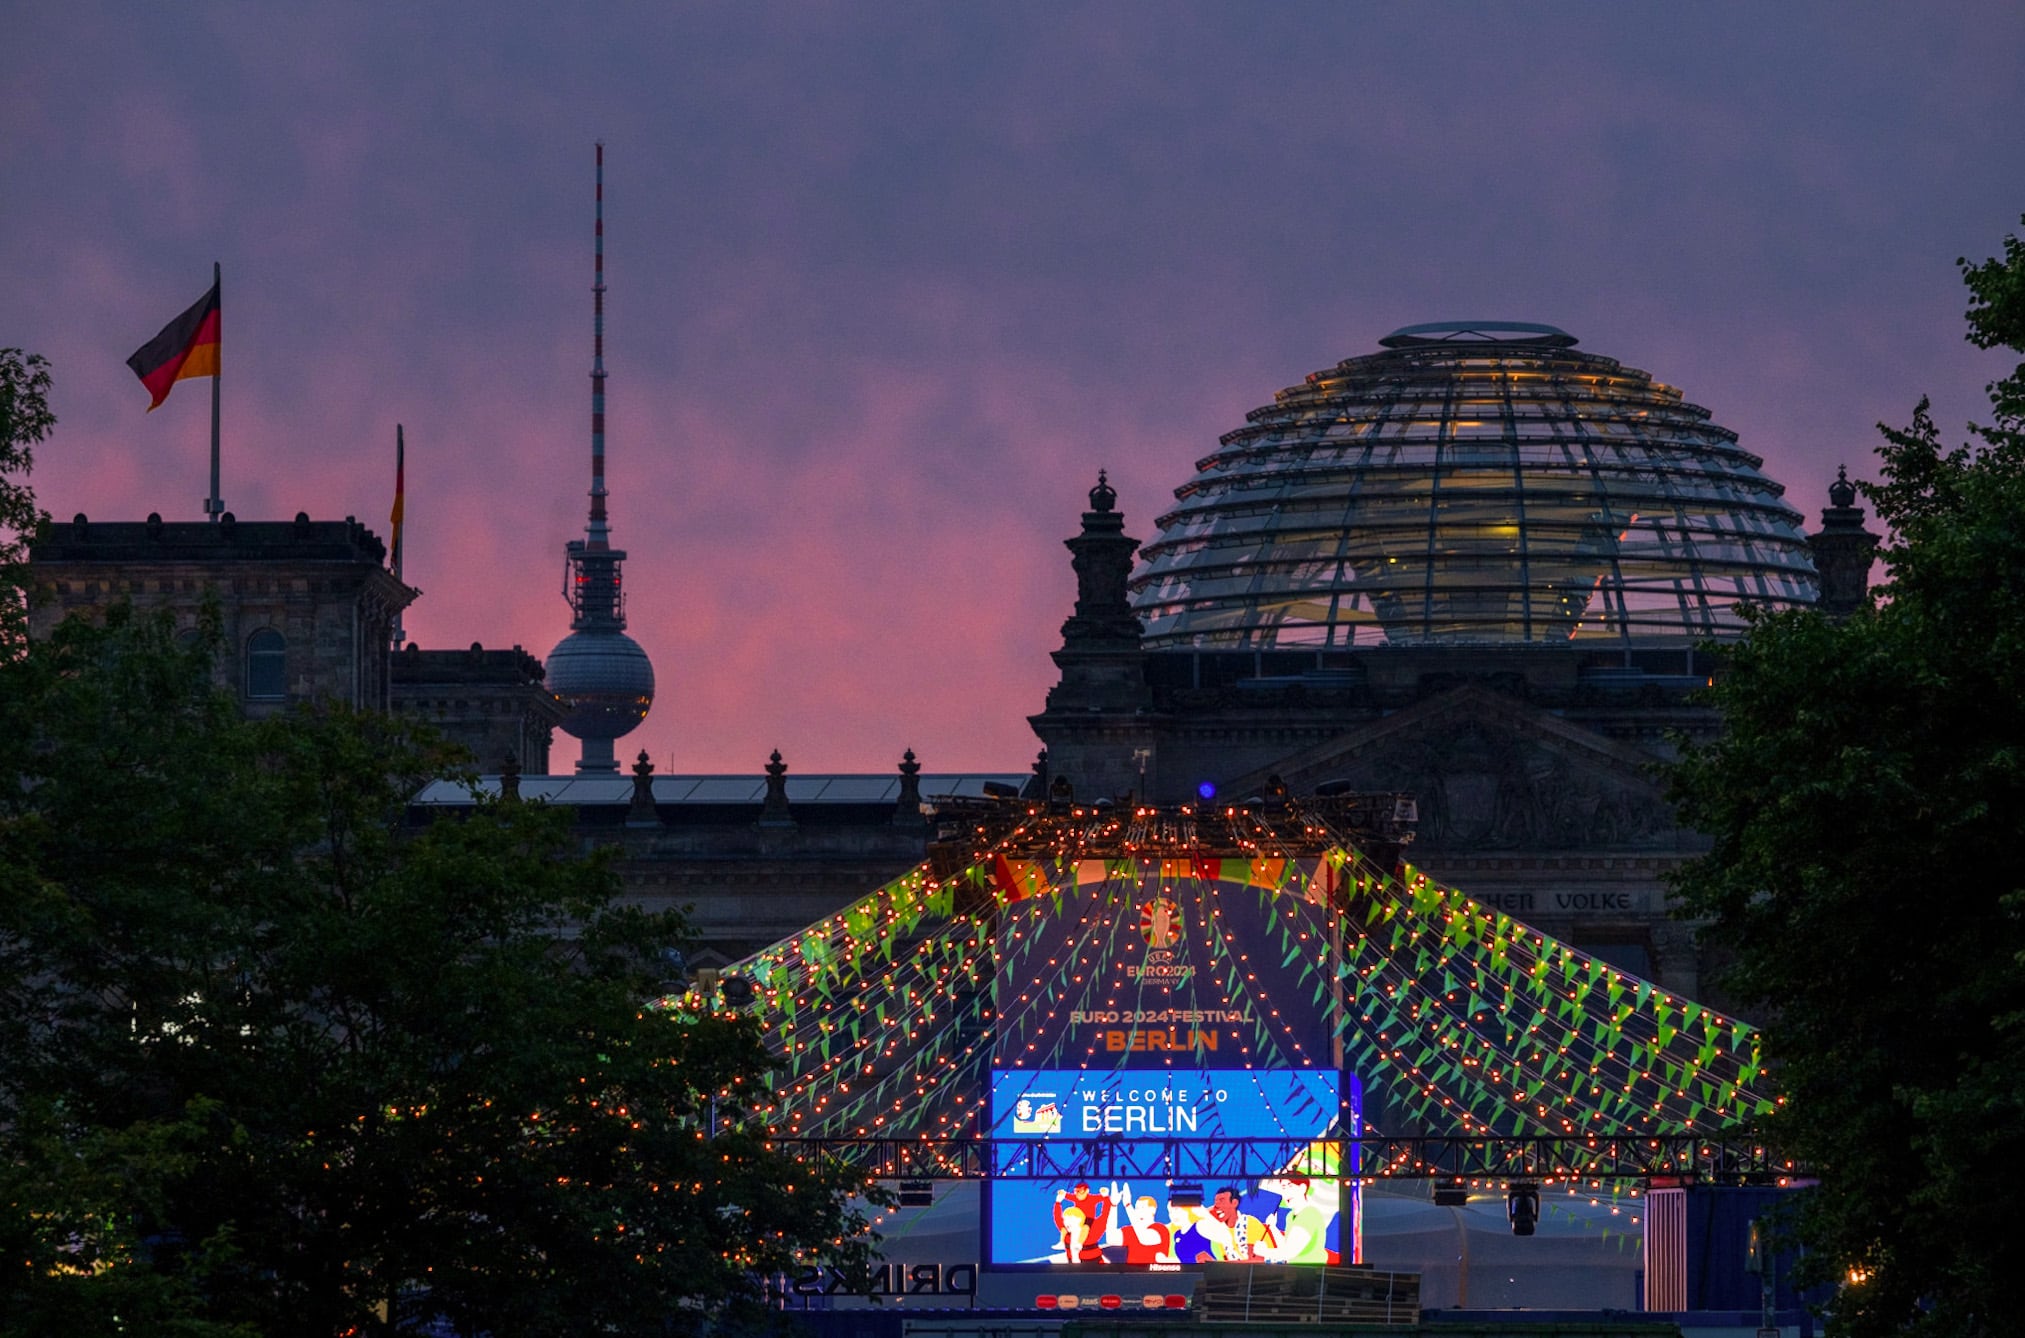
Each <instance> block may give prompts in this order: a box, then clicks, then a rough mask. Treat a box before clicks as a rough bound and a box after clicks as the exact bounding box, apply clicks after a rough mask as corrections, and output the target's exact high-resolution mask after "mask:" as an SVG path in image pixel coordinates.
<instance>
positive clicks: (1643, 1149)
mask: <svg viewBox="0 0 2025 1338" xmlns="http://www.w3.org/2000/svg"><path fill="white" fill-rule="evenodd" d="M778 1146H779V1147H780V1148H781V1149H782V1150H783V1151H785V1152H787V1153H789V1154H790V1155H792V1156H795V1157H800V1158H806V1159H821V1160H831V1161H837V1162H842V1163H844V1164H846V1165H849V1166H853V1167H857V1168H859V1169H861V1170H863V1171H865V1172H866V1173H868V1174H869V1175H871V1176H873V1177H874V1178H876V1179H882V1180H973V1179H981V1178H983V1179H996V1180H1056V1181H1060V1180H1086V1181H1088V1182H1089V1183H1091V1184H1096V1183H1098V1182H1100V1181H1110V1180H1145V1179H1158V1180H1181V1181H1203V1182H1215V1181H1222V1180H1240V1179H1261V1178H1264V1177H1267V1176H1273V1175H1305V1176H1309V1177H1310V1178H1315V1179H1324V1178H1331V1177H1334V1176H1335V1175H1336V1174H1337V1167H1338V1166H1339V1165H1340V1166H1342V1167H1344V1168H1345V1173H1346V1174H1348V1175H1351V1176H1354V1177H1356V1178H1360V1179H1365V1180H1443V1181H1457V1180H1473V1179H1483V1180H1496V1179H1506V1180H1542V1181H1550V1180H1667V1179H1681V1180H1687V1179H1699V1180H1708V1181H1713V1182H1717V1183H1739V1182H1753V1183H1756V1182H1773V1181H1777V1180H1781V1179H1787V1178H1791V1177H1793V1176H1795V1175H1798V1174H1801V1172H1800V1171H1799V1170H1798V1169H1797V1168H1796V1167H1794V1166H1793V1164H1792V1163H1790V1162H1780V1161H1776V1160H1775V1159H1774V1158H1773V1156H1772V1154H1771V1153H1770V1152H1769V1151H1768V1150H1767V1149H1766V1148H1764V1147H1763V1146H1762V1145H1760V1144H1756V1143H1751V1142H1748V1141H1746V1140H1743V1139H1730V1138H1705V1137H1696V1136H1693V1135H1686V1134H1670V1135H1669V1134H1661V1135H1639V1136H1631V1135H1625V1136H1611V1137H1605V1136H1601V1135H1596V1136H1589V1137H1548V1136H1544V1135H1530V1136H1523V1137H1505V1138H1485V1137H1474V1136H1469V1137H1442V1136H1429V1135H1417V1136H1412V1137H1402V1138H1361V1139H1349V1140H1342V1139H1329V1140H1320V1139H1298V1138H1293V1139H1290V1138H1167V1139H1134V1140H1131V1141H1125V1140H1113V1139H1053V1140H1045V1141H1042V1140H1027V1139H1007V1138H999V1139H993V1138H919V1139H908V1138H803V1139H783V1140H781V1141H780V1142H779V1144H778ZM1346 1151H1347V1152H1348V1154H1349V1156H1348V1158H1347V1159H1346V1158H1345V1156H1344V1154H1345V1152H1346Z"/></svg>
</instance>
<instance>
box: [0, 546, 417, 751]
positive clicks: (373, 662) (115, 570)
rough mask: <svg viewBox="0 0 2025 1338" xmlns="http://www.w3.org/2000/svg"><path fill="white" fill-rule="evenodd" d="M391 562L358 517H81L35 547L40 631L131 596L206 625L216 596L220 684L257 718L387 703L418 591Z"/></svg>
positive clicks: (32, 631) (186, 624)
mask: <svg viewBox="0 0 2025 1338" xmlns="http://www.w3.org/2000/svg"><path fill="white" fill-rule="evenodd" d="M385 560H386V549H385V547H384V546H383V545H382V544H381V542H380V540H379V539H378V538H377V537H375V536H374V535H373V534H372V533H371V532H370V531H368V530H367V529H366V528H365V527H364V526H362V525H360V524H359V523H358V521H356V520H354V519H352V518H350V517H346V518H345V519H344V520H342V521H329V520H325V521H315V520H311V519H310V518H309V517H308V516H307V515H300V514H299V515H297V516H296V518H295V519H294V520H293V521H254V522H247V521H239V520H235V519H234V518H233V516H232V514H231V513H230V512H227V513H225V515H224V517H223V518H222V519H220V520H219V521H218V522H216V523H211V522H205V521H184V522H166V521H164V520H162V518H161V517H160V516H158V515H157V516H149V517H148V519H147V520H145V521H141V522H130V521H128V522H111V523H108V522H104V521H91V520H88V519H86V517H84V516H83V515H81V514H80V515H79V516H77V517H76V518H75V519H73V520H72V521H70V522H69V523H68V524H64V525H54V526H51V527H49V528H48V529H47V530H45V531H44V532H43V533H41V534H39V535H37V536H36V537H35V539H34V540H33V542H31V544H30V545H29V551H28V561H29V568H30V574H31V577H32V579H33V581H34V584H35V598H34V600H33V602H32V604H31V606H30V610H29V635H30V636H31V637H41V636H46V635H47V634H48V632H49V630H50V629H51V628H52V627H54V626H55V625H56V624H57V623H58V622H60V621H61V620H62V619H63V618H65V617H66V616H68V615H70V614H73V613H82V614H86V615H91V614H94V613H98V612H101V611H103V610H104V609H106V608H107V607H109V606H111V605H112V604H114V603H116V602H118V601H121V600H125V601H129V602H131V603H132V604H133V605H134V606H135V607H136V608H141V609H167V610H169V611H170V613H171V614H172V615H173V616H174V617H175V619H176V622H177V625H178V626H179V627H182V628H195V627H196V626H197V623H198V619H199V618H200V616H201V615H202V613H203V610H204V608H205V605H206V604H207V602H215V604H216V606H217V609H218V613H219V617H220V619H221V629H222V632H223V635H224V641H225V653H224V654H223V655H221V656H220V657H219V663H218V675H219V679H220V681H221V683H222V685H223V686H224V687H225V688H226V689H227V690H228V691H230V692H231V693H232V694H233V695H234V696H236V697H238V698H239V700H240V701H241V703H243V705H244V708H245V710H246V713H247V714H248V715H249V716H255V717H259V716H266V715H273V714H276V713H278V712H281V711H285V710H286V709H288V707H289V706H290V704H291V703H295V702H302V701H309V700H313V699H316V698H329V699H333V700H336V701H340V702H344V703H346V704H348V705H351V706H356V707H360V708H362V709H368V710H378V711H384V710H386V709H388V706H389V701H390V694H389V688H390V675H389V666H388V647H389V644H390V642H391V639H392V636H393V627H394V618H395V615H396V613H397V612H398V611H399V610H401V609H402V608H404V607H406V606H407V605H408V603H409V602H410V601H412V600H413V599H414V598H415V595H416V593H417V592H416V591H414V590H412V589H410V588H409V587H408V586H406V585H403V584H402V583H401V582H400V581H398V580H396V579H395V578H394V577H393V576H392V575H391V574H389V573H388V572H387V570H386V568H385V566H384V563H385Z"/></svg>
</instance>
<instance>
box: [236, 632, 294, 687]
mask: <svg viewBox="0 0 2025 1338" xmlns="http://www.w3.org/2000/svg"><path fill="white" fill-rule="evenodd" d="M246 695H247V696H248V697H251V698H253V699H255V700H265V701H278V700H279V699H281V698H283V697H286V696H287V695H288V641H287V639H286V638H285V637H283V636H282V635H281V633H279V632H277V631H275V630H274V629H273V628H271V627H263V628H261V629H260V630H259V631H258V632H255V633H254V634H253V635H252V636H250V637H247V638H246Z"/></svg>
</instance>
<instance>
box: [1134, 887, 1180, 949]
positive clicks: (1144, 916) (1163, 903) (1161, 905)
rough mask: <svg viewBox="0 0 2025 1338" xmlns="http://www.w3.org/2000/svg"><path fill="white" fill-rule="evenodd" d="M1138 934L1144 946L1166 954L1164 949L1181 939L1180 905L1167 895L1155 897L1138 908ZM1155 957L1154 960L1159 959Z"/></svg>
mask: <svg viewBox="0 0 2025 1338" xmlns="http://www.w3.org/2000/svg"><path fill="white" fill-rule="evenodd" d="M1139 936H1140V937H1141V938H1143V939H1145V940H1146V946H1147V947H1148V948H1149V949H1152V950H1154V951H1156V952H1158V953H1159V954H1160V958H1165V957H1166V956H1167V953H1166V951H1165V950H1166V949H1168V948H1172V947H1173V946H1174V945H1175V944H1177V943H1179V942H1180V941H1181V907H1179V906H1177V905H1175V904H1174V902H1173V900H1172V899H1170V898H1168V897H1155V898H1154V899H1153V900H1151V901H1149V902H1147V903H1146V904H1145V905H1144V906H1141V907H1140V908H1139ZM1160 958H1156V959H1155V960H1160Z"/></svg>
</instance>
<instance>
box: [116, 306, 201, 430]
mask: <svg viewBox="0 0 2025 1338" xmlns="http://www.w3.org/2000/svg"><path fill="white" fill-rule="evenodd" d="M218 287H219V285H218V284H217V283H216V282H215V281H214V282H213V283H212V285H211V291H210V292H208V293H206V294H204V296H202V297H200V298H198V299H197V304H196V305H195V306H193V307H191V308H190V309H189V310H188V311H186V312H184V313H183V314H182V315H180V316H178V317H176V319H174V320H172V321H170V322H169V323H168V324H167V325H164V326H163V327H162V332H161V333H160V334H158V335H156V336H155V337H154V338H153V339H150V340H149V341H148V342H147V343H145V344H143V345H141V347H140V348H139V350H137V351H136V352H135V353H134V356H132V357H131V358H128V359H127V366H129V367H131V368H133V369H134V375H135V376H138V377H139V378H141V384H142V385H144V386H146V387H147V388H148V394H149V395H151V396H153V399H152V400H151V401H150V403H149V404H148V412H149V413H153V412H154V411H155V409H156V408H157V407H158V406H159V405H160V404H161V402H162V401H163V400H165V399H167V398H168V397H169V387H171V386H173V385H175V384H176V382H178V381H181V380H184V379H185V378H187V377H192V376H216V375H218V327H219V317H218Z"/></svg>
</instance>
